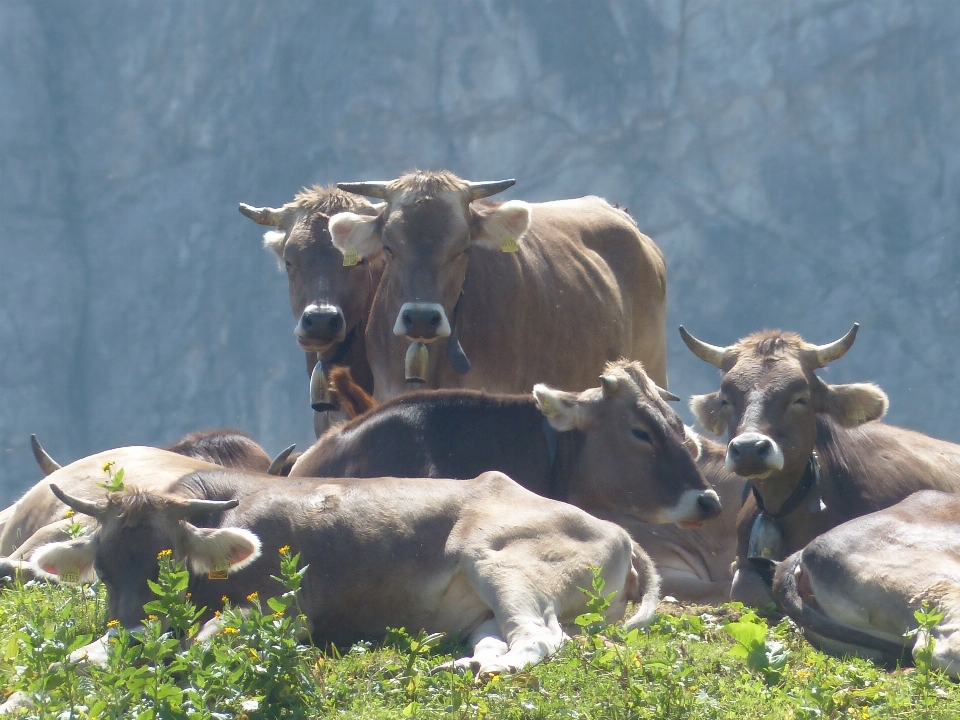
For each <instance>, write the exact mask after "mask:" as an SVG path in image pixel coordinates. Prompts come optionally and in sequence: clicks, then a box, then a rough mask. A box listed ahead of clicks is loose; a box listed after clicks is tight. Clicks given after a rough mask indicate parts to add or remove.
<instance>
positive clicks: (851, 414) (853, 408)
mask: <svg viewBox="0 0 960 720" xmlns="http://www.w3.org/2000/svg"><path fill="white" fill-rule="evenodd" d="M889 406H890V400H889V399H888V398H887V394H886V393H885V392H884V391H883V390H881V389H880V388H879V387H878V386H876V385H874V384H873V383H851V384H850V385H828V386H827V398H826V402H825V403H824V409H823V412H825V413H827V414H828V415H829V416H830V417H832V418H833V419H834V420H836V421H837V422H838V423H839V424H840V425H843V426H844V427H856V426H857V425H862V424H863V423H865V422H870V421H871V420H879V419H880V418H882V417H883V416H884V414H885V413H886V412H887V408H888V407H889Z"/></svg>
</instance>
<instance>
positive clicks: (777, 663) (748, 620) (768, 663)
mask: <svg viewBox="0 0 960 720" xmlns="http://www.w3.org/2000/svg"><path fill="white" fill-rule="evenodd" d="M723 630H724V632H726V633H727V634H728V635H729V636H730V637H732V638H733V639H734V640H735V641H736V645H734V646H733V647H732V648H730V654H731V655H733V656H734V657H740V658H743V659H745V660H746V661H747V667H748V668H749V669H750V670H753V671H754V672H758V673H760V674H761V675H763V677H764V679H765V680H766V681H767V683H769V684H771V685H772V684H774V683H777V682H779V681H780V673H781V671H782V670H783V668H784V666H785V665H786V664H787V655H788V651H787V650H785V649H784V647H783V643H782V642H779V641H778V640H774V639H772V638H770V637H768V631H769V629H768V627H767V623H766V621H764V620H763V619H762V618H760V617H758V616H757V615H756V614H755V613H752V612H748V613H745V614H744V615H742V616H741V617H740V619H739V620H738V621H737V622H732V623H728V624H727V625H725V626H724V627H723Z"/></svg>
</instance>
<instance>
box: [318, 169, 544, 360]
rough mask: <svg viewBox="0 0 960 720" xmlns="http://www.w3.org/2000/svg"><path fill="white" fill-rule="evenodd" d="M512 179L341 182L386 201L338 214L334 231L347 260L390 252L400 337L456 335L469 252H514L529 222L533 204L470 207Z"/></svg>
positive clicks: (442, 175) (435, 175)
mask: <svg viewBox="0 0 960 720" xmlns="http://www.w3.org/2000/svg"><path fill="white" fill-rule="evenodd" d="M513 182H514V181H513V180H502V181H496V182H468V181H466V180H461V179H460V178H458V177H457V176H456V175H453V174H452V173H449V172H445V171H444V172H419V171H418V172H414V173H409V174H407V175H404V176H402V177H401V178H399V179H398V180H393V181H391V182H382V181H378V182H361V183H338V185H337V187H340V188H342V189H344V190H349V191H350V192H355V193H360V194H362V195H368V196H371V197H377V198H381V199H383V200H386V202H387V204H386V207H385V208H384V209H383V210H381V211H380V214H379V215H377V216H376V217H364V216H362V215H359V214H357V213H353V212H345V213H340V214H339V215H334V216H333V217H332V218H330V233H331V235H332V237H333V244H334V245H336V246H337V247H338V248H339V249H340V251H341V252H343V253H344V256H345V257H348V256H349V257H353V255H354V254H355V255H356V257H375V256H377V255H378V254H380V253H384V254H385V255H386V263H387V264H386V270H385V281H386V279H389V283H390V287H391V288H393V291H394V293H395V297H394V300H395V305H396V307H395V311H396V319H395V321H394V325H393V332H394V334H395V335H400V336H406V337H407V338H409V339H410V340H419V341H422V342H432V341H433V340H436V339H437V338H442V337H448V336H449V335H450V334H451V317H452V313H453V308H454V306H455V305H456V302H457V299H458V298H459V297H460V289H461V287H462V285H463V280H464V277H465V276H466V272H467V259H468V255H469V253H468V251H469V250H471V249H472V248H477V247H481V248H489V249H492V250H496V251H498V252H499V251H500V250H502V249H508V248H514V249H515V245H516V243H517V242H518V241H519V240H521V239H522V238H523V236H524V234H526V232H527V230H528V229H529V227H530V205H529V204H527V203H524V202H520V201H517V200H511V201H509V202H506V203H503V204H500V205H496V206H484V207H483V208H477V207H473V206H472V205H471V203H472V202H473V201H474V200H479V199H480V198H484V197H488V196H490V195H493V194H495V193H498V192H502V191H503V190H506V189H507V188H508V187H510V186H511V185H513ZM391 310H393V309H391Z"/></svg>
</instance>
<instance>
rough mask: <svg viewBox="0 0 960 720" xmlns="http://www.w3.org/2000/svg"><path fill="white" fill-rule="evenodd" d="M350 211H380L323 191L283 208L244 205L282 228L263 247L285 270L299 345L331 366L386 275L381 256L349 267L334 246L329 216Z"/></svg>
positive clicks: (360, 213) (329, 190)
mask: <svg viewBox="0 0 960 720" xmlns="http://www.w3.org/2000/svg"><path fill="white" fill-rule="evenodd" d="M346 210H349V211H350V212H351V213H356V214H357V215H358V216H374V215H376V211H377V209H376V207H374V206H373V205H371V204H370V203H369V202H367V201H366V200H364V199H362V198H359V197H357V196H356V195H353V194H350V193H346V192H343V191H341V190H337V189H336V188H323V187H319V186H317V187H314V188H312V189H310V190H302V191H301V192H300V193H298V194H297V195H296V197H295V198H294V200H293V202H291V203H287V204H286V205H284V206H283V207H282V208H254V207H251V206H249V205H245V204H243V203H240V212H241V213H243V214H244V215H246V216H247V217H248V218H250V219H251V220H253V221H254V222H256V223H259V224H260V225H268V226H271V227H275V228H277V229H276V230H271V231H269V232H267V233H266V234H264V236H263V244H264V246H265V247H267V248H269V249H270V250H271V251H272V252H273V253H274V254H275V255H276V256H277V261H278V262H279V265H280V269H281V270H286V273H287V279H288V281H289V286H290V307H291V308H292V309H293V315H294V317H296V318H297V326H296V328H295V330H294V334H295V335H296V337H297V343H298V344H299V345H300V347H301V348H303V349H304V350H305V351H307V352H308V353H316V354H318V355H319V356H320V359H323V360H326V361H329V360H331V359H333V358H335V356H336V354H337V349H338V347H339V344H340V343H342V342H343V341H344V339H345V338H347V336H348V335H350V333H351V331H353V330H354V329H355V328H356V327H357V324H358V323H359V322H360V320H361V319H362V318H364V317H366V315H367V314H368V312H369V309H370V303H371V302H372V300H373V295H374V293H375V292H376V289H377V286H378V285H379V284H380V277H381V275H382V273H383V258H382V254H379V253H371V254H370V255H368V256H364V257H363V258H358V259H357V262H356V263H352V264H348V263H345V262H344V257H343V255H342V254H341V253H340V251H339V250H337V249H336V248H335V247H334V246H333V244H332V243H331V242H330V231H329V227H328V224H329V220H330V216H331V215H333V214H335V213H339V212H343V211H346ZM316 360H317V358H313V363H315V362H316ZM313 363H309V365H310V367H311V368H312V367H313Z"/></svg>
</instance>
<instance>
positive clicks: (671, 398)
mask: <svg viewBox="0 0 960 720" xmlns="http://www.w3.org/2000/svg"><path fill="white" fill-rule="evenodd" d="M654 387H655V388H657V392H658V393H660V397H661V398H663V399H664V400H666V401H667V402H677V401H679V400H680V398H679V397H677V396H676V395H674V394H673V393H672V392H670V391H669V390H664V389H663V388H662V387H660V386H659V385H654Z"/></svg>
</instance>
